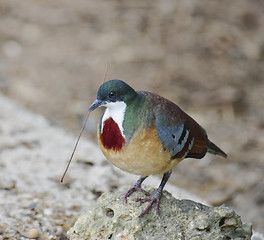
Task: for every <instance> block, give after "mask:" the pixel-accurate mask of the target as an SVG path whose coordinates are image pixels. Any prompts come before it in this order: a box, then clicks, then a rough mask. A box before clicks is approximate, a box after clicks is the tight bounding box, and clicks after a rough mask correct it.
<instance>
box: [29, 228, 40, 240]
mask: <svg viewBox="0 0 264 240" xmlns="http://www.w3.org/2000/svg"><path fill="white" fill-rule="evenodd" d="M28 237H29V238H30V239H36V238H38V237H39V230H38V229H36V228H32V229H30V230H29V231H28Z"/></svg>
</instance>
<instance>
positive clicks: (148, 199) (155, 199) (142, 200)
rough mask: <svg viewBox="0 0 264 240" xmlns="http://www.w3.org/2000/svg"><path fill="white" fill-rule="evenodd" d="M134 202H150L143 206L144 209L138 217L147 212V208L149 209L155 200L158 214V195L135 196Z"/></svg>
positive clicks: (157, 213)
mask: <svg viewBox="0 0 264 240" xmlns="http://www.w3.org/2000/svg"><path fill="white" fill-rule="evenodd" d="M135 201H136V202H142V203H144V202H150V203H149V204H148V206H147V207H146V208H145V210H144V211H143V212H142V213H140V214H139V216H138V217H139V218H141V217H143V216H144V215H145V214H146V213H148V212H149V210H150V209H151V207H152V205H153V204H154V203H155V202H156V207H155V209H156V215H157V216H159V204H160V196H152V197H150V198H136V199H135Z"/></svg>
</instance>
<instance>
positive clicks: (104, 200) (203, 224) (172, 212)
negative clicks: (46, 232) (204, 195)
mask: <svg viewBox="0 0 264 240" xmlns="http://www.w3.org/2000/svg"><path fill="white" fill-rule="evenodd" d="M127 188H129V186H126V187H124V188H122V190H119V191H117V192H115V193H104V194H103V195H102V196H101V197H100V198H99V199H98V201H97V202H96V204H95V205H94V206H93V207H90V208H89V209H87V211H86V212H85V213H84V214H82V215H81V216H80V217H79V218H78V220H77V221H76V223H75V225H74V226H73V227H72V228H71V229H70V231H69V232H68V238H69V239H70V240H75V239H129V240H134V239H146V240H147V239H159V240H162V239H164V240H165V239H166V240H167V239H179V240H182V239H185V240H188V239H190V240H200V239H212V240H218V239H219V240H220V239H221V240H223V239H225V240H228V239H235V240H242V239H245V240H246V239H251V235H252V229H251V224H248V223H242V222H241V219H240V216H238V215H237V214H236V213H235V212H234V211H233V210H232V209H230V208H228V207H223V206H220V207H209V206H205V205H203V204H200V203H197V202H194V201H191V200H178V199H175V198H174V197H173V196H172V195H171V194H170V193H168V192H167V191H165V192H164V195H163V197H162V199H161V205H160V216H159V217H157V216H156V215H155V211H154V209H151V211H150V212H149V213H148V214H146V215H145V216H143V217H142V218H138V215H139V214H140V213H141V211H143V210H144V208H145V207H146V204H142V203H137V202H135V201H134V198H136V197H142V193H134V194H133V195H132V196H131V197H129V200H128V203H127V204H125V203H124V202H123V197H122V196H123V194H122V193H123V192H124V191H125V189H127ZM144 188H145V189H147V190H148V191H149V192H153V191H154V189H151V188H146V186H144Z"/></svg>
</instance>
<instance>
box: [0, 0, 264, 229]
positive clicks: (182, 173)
mask: <svg viewBox="0 0 264 240" xmlns="http://www.w3.org/2000/svg"><path fill="white" fill-rule="evenodd" d="M263 12H264V3H263V1H259V0H253V1H252V0H251V1H250V0H234V1H226V0H225V1H223V0H222V1H220V0H218V1H205V0H202V1H193V0H187V1H186V0H181V1H173V0H166V1H158V0H154V1H139V0H137V1H133V2H127V1H115V0H111V1H106V0H100V1H96V2H93V1H86V0H76V1H74V2H73V1H70V0H57V1H51V0H45V1H44V0H39V1H32V0H24V1H20V0H2V1H1V2H0V91H1V92H2V93H4V94H5V95H7V96H8V97H9V98H11V99H14V100H16V101H18V102H20V103H22V104H23V105H24V106H25V107H27V108H29V109H31V110H32V111H34V112H37V113H40V114H42V115H44V116H46V117H47V118H48V119H49V120H50V121H52V122H53V123H55V124H58V125H61V126H63V127H65V128H66V129H69V131H72V132H74V133H76V134H77V133H78V129H79V128H80V125H81V121H82V119H83V115H84V114H85V113H86V111H87V109H88V107H89V105H90V103H91V102H92V101H93V100H94V99H95V97H96V91H97V89H98V87H99V86H100V84H101V83H102V82H103V79H104V76H105V72H106V71H105V69H106V65H107V66H108V67H107V72H106V79H113V78H118V79H122V80H125V81H126V82H127V83H129V84H130V85H132V86H133V87H134V88H135V89H137V90H147V91H152V92H155V93H158V94H160V95H162V96H164V97H167V98H169V99H170V100H172V101H174V102H176V103H177V104H178V105H179V106H181V107H182V108H183V109H184V110H185V111H186V112H188V113H189V114H190V115H191V116H193V117H194V118H195V119H196V120H197V121H198V122H199V123H200V124H201V125H202V126H203V127H204V128H205V129H206V130H207V133H208V135H209V137H210V139H211V140H212V141H213V142H215V143H216V144H217V145H219V146H220V147H221V148H222V149H223V150H224V151H225V152H227V154H228V158H227V159H223V158H220V157H219V158H218V157H214V156H208V157H206V158H205V159H204V160H199V161H197V160H191V159H188V160H185V161H183V162H182V163H181V164H180V165H178V166H177V167H176V168H175V170H174V174H172V177H171V181H170V182H171V183H173V184H175V185H177V186H179V187H182V188H185V189H187V190H189V191H190V192H192V193H194V194H196V195H198V196H199V197H201V198H203V199H205V200H207V201H208V202H210V203H211V204H212V205H219V204H226V205H228V206H230V207H232V208H234V209H235V210H236V211H237V212H238V214H240V215H241V216H242V218H243V220H245V221H249V222H252V223H253V226H254V229H255V230H257V231H260V232H264V230H263V229H264V227H263V226H264V181H263V180H264V174H263V172H264V160H263V153H264V151H263V149H264V94H263V91H264V79H263V76H264V15H263ZM99 115H100V113H99V111H98V112H97V113H94V114H92V115H91V116H90V120H89V124H88V125H89V128H88V129H87V134H86V135H87V137H89V138H91V139H93V140H94V141H95V134H94V133H95V126H96V122H97V121H98V117H99ZM86 184H87V183H86Z"/></svg>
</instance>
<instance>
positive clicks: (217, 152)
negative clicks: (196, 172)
mask: <svg viewBox="0 0 264 240" xmlns="http://www.w3.org/2000/svg"><path fill="white" fill-rule="evenodd" d="M207 151H208V152H209V153H212V154H215V155H220V156H222V157H225V158H226V157H227V154H226V153H225V152H224V151H222V150H221V149H220V148H219V147H217V146H216V145H215V144H214V143H212V142H211V141H210V140H208V143H207Z"/></svg>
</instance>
